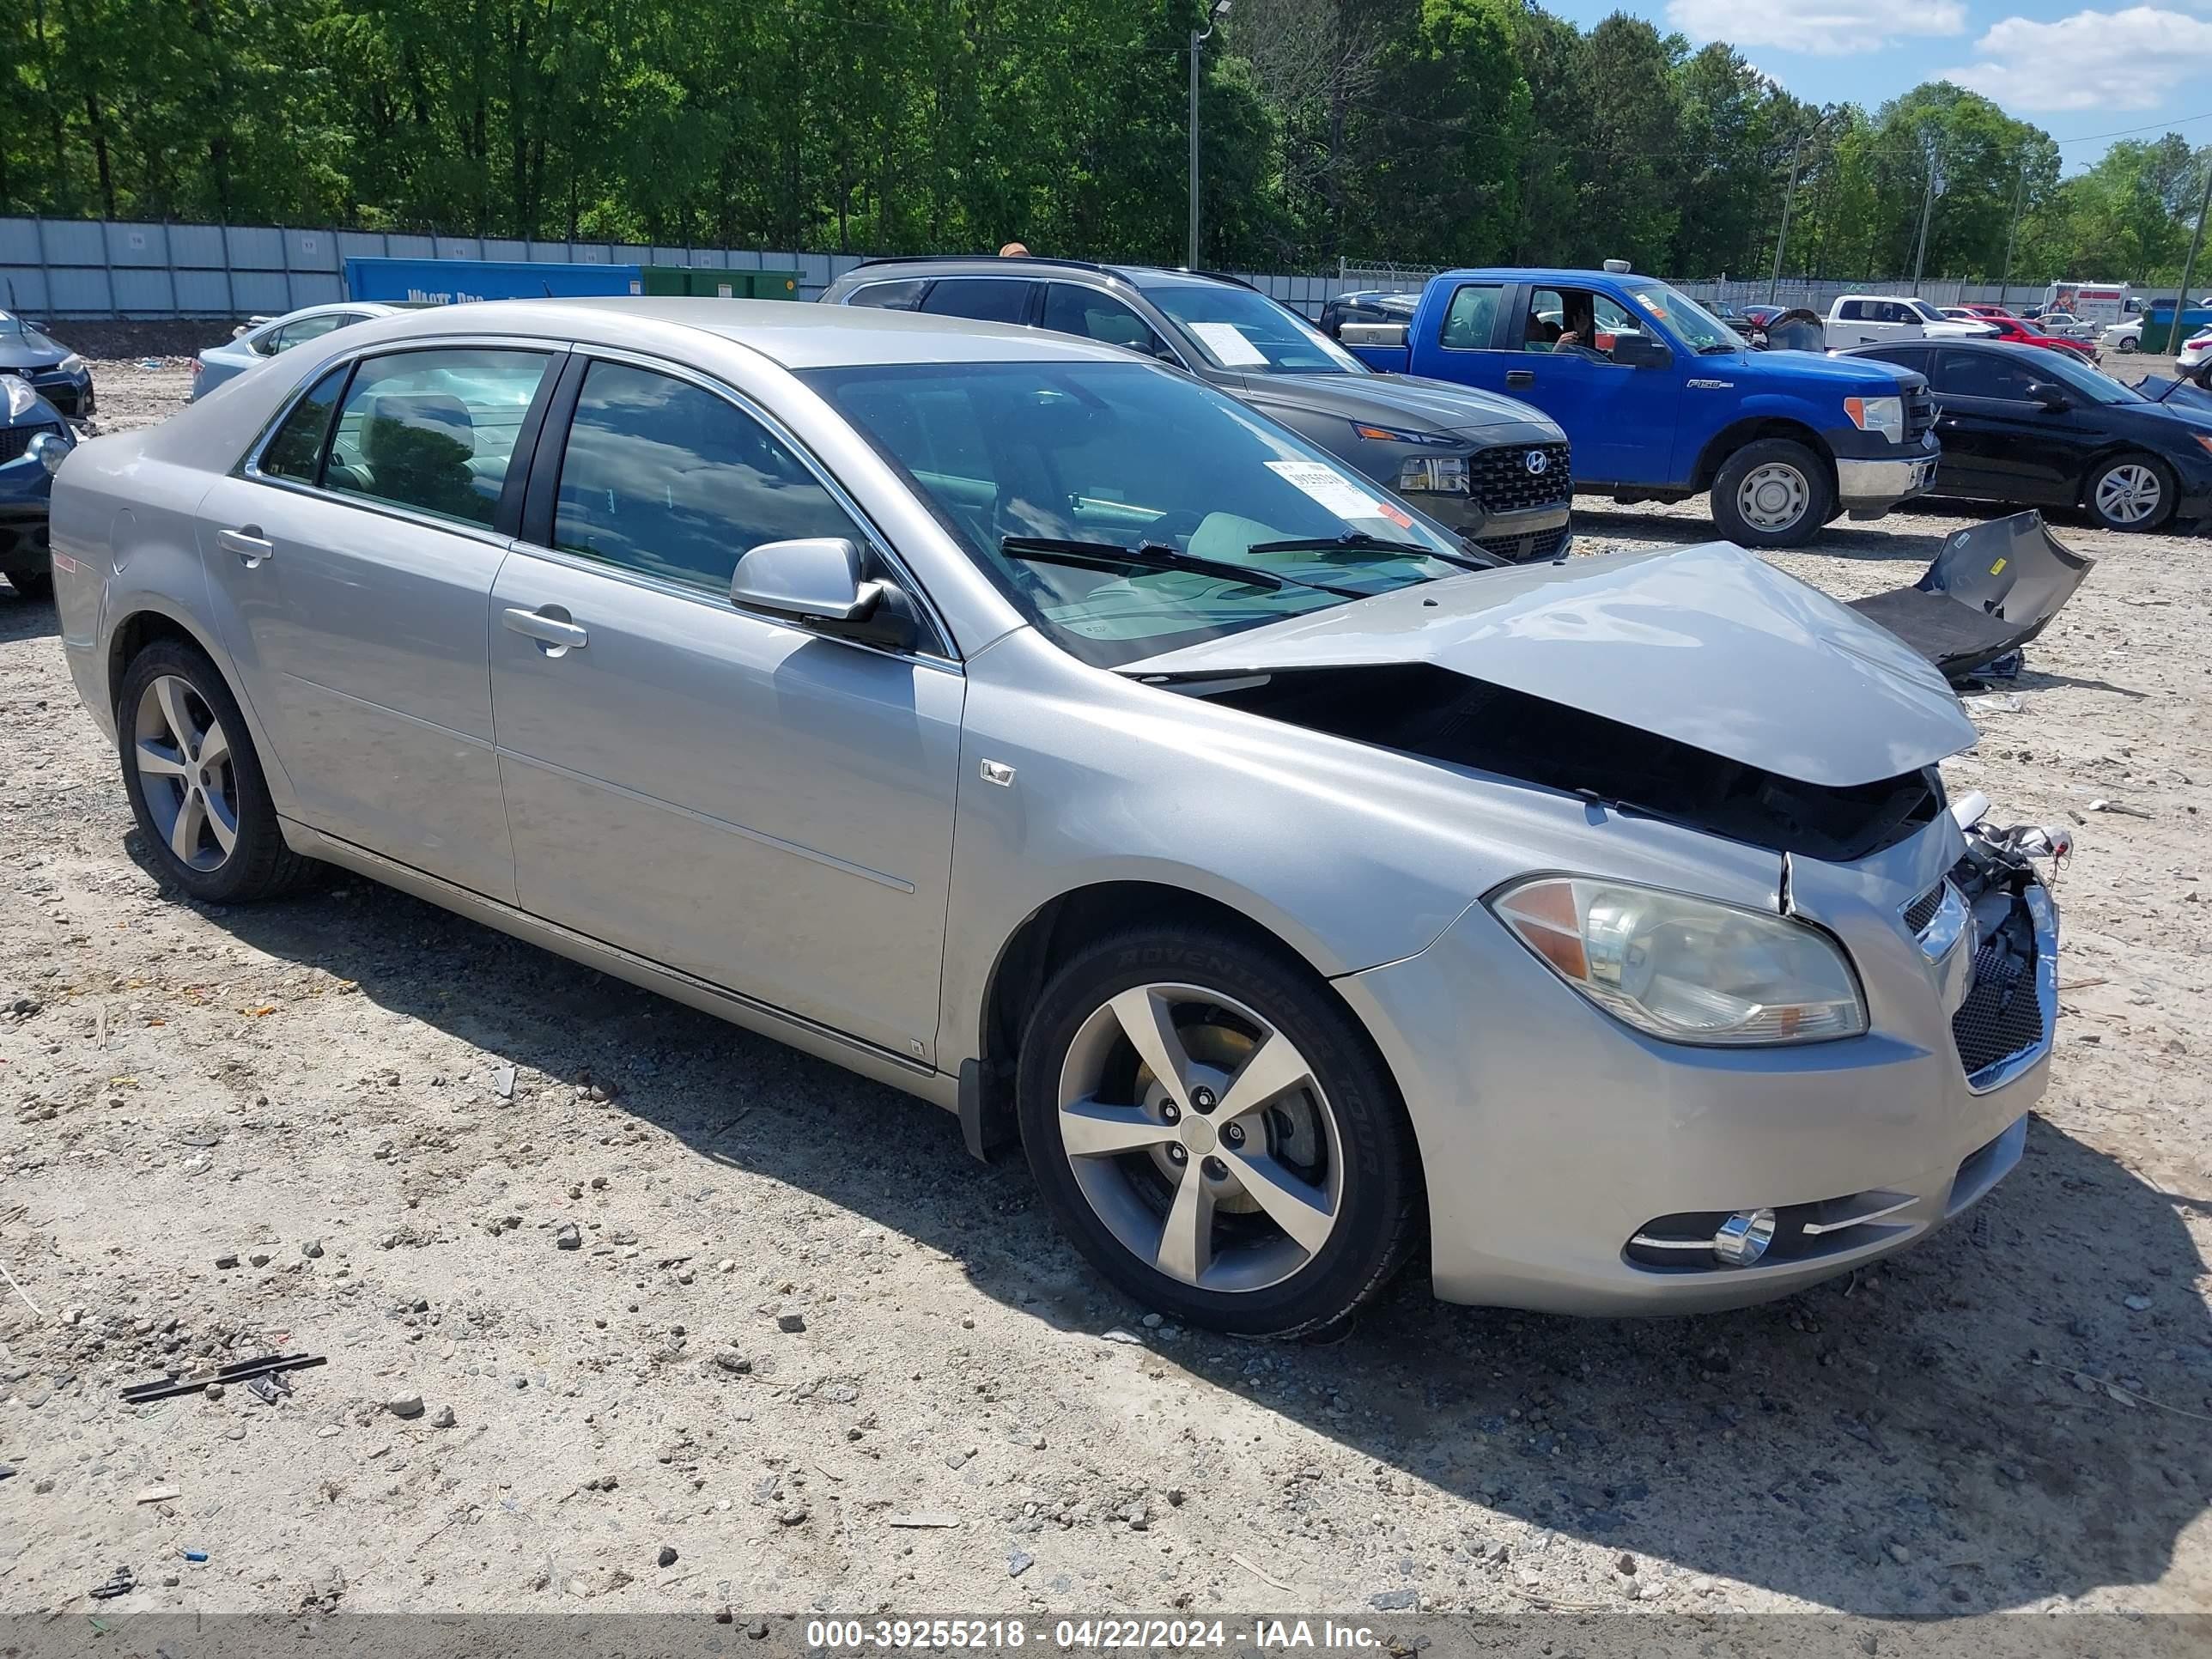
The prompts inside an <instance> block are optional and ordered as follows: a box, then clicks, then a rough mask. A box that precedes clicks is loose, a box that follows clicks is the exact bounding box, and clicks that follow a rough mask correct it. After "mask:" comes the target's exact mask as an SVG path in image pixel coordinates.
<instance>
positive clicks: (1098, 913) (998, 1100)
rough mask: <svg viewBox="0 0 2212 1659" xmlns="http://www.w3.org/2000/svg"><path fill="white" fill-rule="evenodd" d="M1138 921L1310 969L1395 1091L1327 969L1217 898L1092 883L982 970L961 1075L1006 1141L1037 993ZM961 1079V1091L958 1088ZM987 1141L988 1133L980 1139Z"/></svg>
mask: <svg viewBox="0 0 2212 1659" xmlns="http://www.w3.org/2000/svg"><path fill="white" fill-rule="evenodd" d="M1146 922H1158V923H1162V924H1170V923H1172V924H1175V925H1180V926H1186V927H1187V926H1190V925H1192V924H1194V923H1195V924H1198V925H1201V926H1204V925H1211V926H1212V927H1219V928H1220V929H1222V930H1223V931H1224V932H1225V933H1231V934H1234V935H1237V936H1240V937H1242V938H1244V939H1249V940H1251V941H1252V942H1253V943H1255V944H1258V945H1265V946H1267V947H1268V948H1270V949H1274V950H1279V951H1285V952H1287V953H1288V954H1289V955H1290V956H1291V957H1294V958H1296V959H1297V961H1298V962H1300V963H1303V964H1304V966H1305V967H1307V968H1308V969H1310V970H1311V971H1312V972H1313V974H1314V975H1315V977H1316V979H1318V980H1319V981H1321V982H1322V985H1323V986H1325V987H1328V994H1329V995H1330V996H1331V997H1333V998H1334V999H1336V1000H1337V1001H1338V1002H1339V1003H1340V1006H1342V1007H1343V1010H1344V1013H1345V1016H1346V1018H1348V1019H1349V1020H1351V1022H1352V1024H1353V1025H1354V1026H1355V1027H1356V1028H1357V1029H1358V1030H1359V1032H1360V1033H1361V1035H1362V1036H1364V1038H1365V1039H1366V1041H1367V1042H1368V1043H1369V1045H1370V1048H1372V1049H1373V1051H1374V1056H1375V1060H1376V1065H1377V1066H1380V1067H1381V1068H1382V1070H1383V1073H1384V1074H1385V1075H1386V1076H1389V1079H1390V1081H1391V1085H1392V1086H1393V1087H1394V1088H1399V1089H1400V1092H1401V1097H1402V1094H1403V1090H1402V1087H1401V1085H1400V1084H1399V1081H1398V1079H1397V1076H1396V1073H1395V1070H1394V1069H1393V1068H1392V1067H1391V1066H1390V1064H1389V1057H1388V1056H1387V1054H1385V1053H1384V1051H1383V1045H1382V1044H1381V1043H1379V1042H1376V1039H1375V1036H1374V1033H1373V1032H1372V1031H1370V1030H1368V1028H1367V1023H1366V1021H1365V1020H1364V1019H1363V1018H1361V1017H1360V1015H1359V1013H1358V1011H1357V1010H1355V1009H1354V1008H1353V1007H1352V1005H1351V1003H1349V1002H1348V1001H1346V1000H1345V999H1344V997H1343V994H1342V993H1341V992H1340V991H1339V990H1338V989H1337V988H1336V987H1335V985H1334V981H1333V980H1332V979H1331V976H1330V974H1329V971H1328V967H1327V966H1326V965H1325V964H1324V963H1319V962H1316V961H1315V960H1314V958H1313V956H1312V954H1311V953H1310V952H1309V951H1303V950H1301V949H1299V948H1298V946H1297V945H1295V944H1294V943H1292V942H1291V940H1290V939H1285V937H1284V936H1283V935H1282V933H1279V932H1278V931H1277V930H1276V929H1274V928H1272V927H1268V926H1267V924H1266V923H1264V922H1262V921H1260V920H1259V919H1257V918H1256V917H1255V916H1253V915H1249V914H1248V913H1247V912H1245V911H1243V910H1241V909H1239V908H1237V907H1236V906H1235V905H1233V904H1231V903H1229V902H1226V901H1225V900H1222V899H1219V898H1215V897H1212V896H1208V895H1206V894H1203V893H1199V892H1194V891H1193V890H1190V889H1188V888H1186V887H1178V886H1176V885H1174V884H1171V883H1169V882H1163V881H1152V880H1146V879H1115V880H1105V881H1097V882H1092V883H1091V884H1086V885H1085V886H1080V887H1074V888H1071V889H1069V890H1067V891H1066V892H1063V893H1060V894H1057V895H1055V896H1053V897H1052V898H1049V899H1048V900H1046V901H1045V902H1043V903H1042V904H1041V905H1039V906H1037V907H1036V908H1035V909H1034V910H1032V911H1030V914H1029V915H1026V916H1025V917H1024V918H1023V919H1022V921H1021V922H1020V924H1019V925H1018V927H1015V928H1014V930H1013V931H1012V933H1009V934H1008V935H1007V936H1006V939H1005V941H1004V942H1003V943H1002V944H1001V945H1000V947H999V951H998V954H997V956H996V957H994V959H993V961H992V963H991V968H990V971H989V973H988V975H987V976H986V977H985V979H984V981H983V994H982V996H981V1000H980V1006H979V1007H978V1010H977V1018H976V1020H975V1026H974V1027H973V1029H972V1030H971V1032H970V1034H969V1042H970V1044H972V1054H973V1059H972V1060H971V1061H963V1079H965V1077H966V1075H967V1073H968V1068H969V1065H971V1064H972V1065H973V1066H974V1068H975V1089H976V1091H977V1096H978V1097H977V1099H976V1101H975V1107H974V1110H975V1112H977V1113H979V1114H980V1115H981V1117H982V1118H983V1119H984V1120H986V1121H988V1122H989V1123H990V1124H992V1125H993V1126H994V1127H997V1128H998V1129H999V1130H1000V1136H999V1137H997V1138H1000V1139H1011V1138H1012V1135H1013V1134H1014V1133H1017V1131H1016V1130H1015V1129H1014V1127H1013V1124H1014V1117H1013V1110H1012V1101H1013V1071H1014V1064H1015V1061H1016V1060H1017V1058H1018V1054H1019V1053H1020V1049H1021V1037H1022V1027H1023V1025H1024V1024H1026V1022H1027V1020H1028V1017H1029V1011H1030V1009H1031V1008H1032V1007H1034V1006H1036V999H1037V996H1038V994H1039V993H1040V992H1041V991H1042V989H1043V987H1044V985H1045V983H1046V981H1048V980H1049V979H1050V978H1051V977H1052V975H1053V974H1054V972H1056V971H1057V970H1058V969H1059V968H1060V964H1061V963H1065V962H1066V961H1067V960H1068V959H1069V958H1070V957H1073V956H1074V954H1075V953H1076V952H1077V951H1080V950H1081V949H1082V948H1083V947H1084V946H1085V945H1087V944H1089V943H1091V941H1092V940H1093V939H1099V938H1102V937H1103V936H1104V935H1106V934H1108V933H1112V932H1115V930H1117V929H1121V928H1125V927H1132V926H1138V925H1142V924H1144V923H1146ZM966 1086H967V1085H966V1084H965V1083H964V1082H963V1089H964V1088H965V1087H966ZM987 1139H989V1137H987Z"/></svg>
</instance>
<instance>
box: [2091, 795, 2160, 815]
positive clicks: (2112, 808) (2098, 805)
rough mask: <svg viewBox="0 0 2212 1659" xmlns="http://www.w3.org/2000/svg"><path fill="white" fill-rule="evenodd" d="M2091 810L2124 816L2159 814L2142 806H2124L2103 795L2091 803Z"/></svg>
mask: <svg viewBox="0 0 2212 1659" xmlns="http://www.w3.org/2000/svg"><path fill="white" fill-rule="evenodd" d="M2089 810H2090V811H2092V812H2117V813H2118V815H2119V816H2120V817H2124V818H2152V817H2157V816H2158V814H2157V813H2155V812H2146V811H2143V810H2142V807H2140V806H2124V805H2121V804H2120V803H2119V802H2118V801H2116V800H2106V799H2105V798H2104V797H2103V796H2102V795H2100V796H2098V797H2097V799H2094V800H2093V801H2091V802H2090V803H2089Z"/></svg>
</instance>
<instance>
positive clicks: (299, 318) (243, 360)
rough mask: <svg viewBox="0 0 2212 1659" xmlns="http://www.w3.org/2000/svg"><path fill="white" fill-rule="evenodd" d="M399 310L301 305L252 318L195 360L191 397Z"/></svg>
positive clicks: (356, 303) (357, 303) (354, 304)
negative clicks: (321, 339) (276, 314)
mask: <svg viewBox="0 0 2212 1659" xmlns="http://www.w3.org/2000/svg"><path fill="white" fill-rule="evenodd" d="M400 309H401V307H398V306H391V305H380V304H378V303H377V302H376V301H373V300H343V301H338V302H337V303H336V304H332V305H321V306H302V307H300V309H299V310H297V311H288V312H286V313H284V314H283V316H282V317H264V318H259V319H248V320H247V322H246V326H245V327H243V328H241V329H240V330H239V331H238V332H237V333H235V334H234V335H233V336H232V337H230V338H229V339H228V340H226V341H224V342H223V343H222V344H221V345H215V346H210V347H209V348H208V349H206V350H205V351H203V352H202V353H200V355H199V356H197V357H195V358H193V359H192V397H193V398H195V399H198V398H204V397H206V396H207V394H208V393H209V392H212V391H214V390H215V389H216V387H217V386H221V385H222V383H223V382H224V381H225V380H235V379H236V378H237V377H238V376H240V374H245V373H246V370H247V369H249V368H253V367H254V366H255V365H256V364H258V363H261V362H266V361H267V360H268V359H269V358H271V357H274V356H279V355H280V354H282V353H283V352H287V351H289V350H290V349H292V348H293V347H294V346H295V345H302V344H304V343H307V341H309V340H313V339H318V338H319V337H322V336H323V335H325V334H329V333H332V332H334V331H337V330H338V329H341V328H344V327H346V326H347V325H349V324H353V323H365V322H367V321H368V319H370V318H372V317H389V316H391V315H392V313H395V312H397V311H398V310H400Z"/></svg>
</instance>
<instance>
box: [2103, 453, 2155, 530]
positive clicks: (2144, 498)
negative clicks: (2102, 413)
mask: <svg viewBox="0 0 2212 1659" xmlns="http://www.w3.org/2000/svg"><path fill="white" fill-rule="evenodd" d="M2081 501H2082V505H2083V506H2085V507H2087V508H2088V509H2089V516H2090V517H2091V518H2093V519H2094V520H2096V521H2097V522H2098V523H2099V524H2100V525H2102V526H2104V527H2105V528H2106V529H2107V530H2136V531H2144V530H2155V529H2157V528H2158V527H2159V526H2160V525H2162V524H2164V523H2165V522H2166V520H2168V519H2169V518H2171V517H2172V516H2173V506H2174V501H2173V486H2172V483H2169V482H2168V480H2167V477H2166V469H2165V468H2164V467H2162V466H2160V465H2159V464H2158V463H2157V462H2156V461H2154V460H2153V459H2150V457H2149V456H2148V455H2123V456H2121V457H2119V458H2118V459H2117V460H2111V461H2107V462H2106V463H2105V464H2104V465H2102V466H2100V467H2099V468H2098V469H2097V470H2096V471H2094V472H2092V473H2091V474H2090V475H2089V481H2088V483H2087V484H2085V485H2084V486H2083V487H2082V490H2081Z"/></svg>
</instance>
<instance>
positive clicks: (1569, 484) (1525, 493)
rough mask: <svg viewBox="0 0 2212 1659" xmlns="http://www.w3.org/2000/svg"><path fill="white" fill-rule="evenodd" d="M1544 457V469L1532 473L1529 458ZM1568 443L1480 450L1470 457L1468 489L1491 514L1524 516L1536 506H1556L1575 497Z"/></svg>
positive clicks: (1500, 446)
mask: <svg viewBox="0 0 2212 1659" xmlns="http://www.w3.org/2000/svg"><path fill="white" fill-rule="evenodd" d="M1532 455H1541V456H1542V457H1543V458H1544V464H1543V466H1542V467H1541V469H1540V470H1538V471H1534V472H1532V471H1529V470H1528V458H1529V457H1530V456H1532ZM1568 459H1569V458H1568V453H1567V447H1566V445H1565V444H1499V445H1498V446H1497V447H1494V448H1491V449H1478V450H1476V451H1475V452H1474V454H1473V455H1470V456H1469V457H1468V463H1467V467H1468V491H1469V493H1470V494H1472V495H1474V499H1475V500H1477V501H1480V502H1481V503H1482V505H1483V507H1484V509H1485V510H1486V511H1487V512H1491V513H1520V512H1523V511H1526V510H1527V509H1528V508H1529V507H1555V506H1557V505H1559V503H1560V502H1562V501H1569V500H1571V499H1572V498H1573V495H1574V493H1575V479H1574V471H1573V469H1572V468H1571V466H1569V465H1568Z"/></svg>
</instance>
